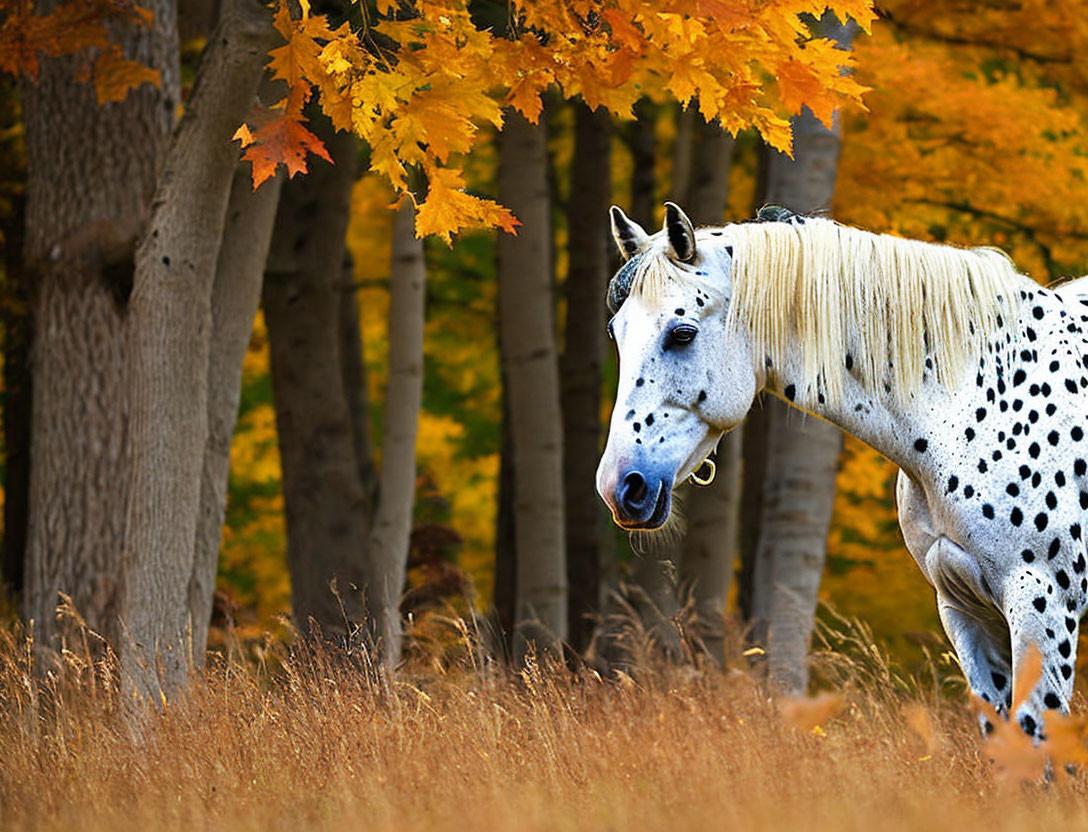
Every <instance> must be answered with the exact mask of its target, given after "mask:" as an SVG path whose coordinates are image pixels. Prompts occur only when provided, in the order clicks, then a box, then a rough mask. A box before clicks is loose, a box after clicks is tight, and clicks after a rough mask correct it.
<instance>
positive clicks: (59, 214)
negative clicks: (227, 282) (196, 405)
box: [23, 0, 180, 647]
mask: <svg viewBox="0 0 1088 832" xmlns="http://www.w3.org/2000/svg"><path fill="white" fill-rule="evenodd" d="M56 5H59V3H56V2H40V3H37V4H36V9H37V10H38V11H39V12H42V13H45V12H48V11H51V10H52V8H53V7H55V6H56ZM145 6H146V7H147V8H148V10H149V11H151V12H152V13H153V15H154V23H153V26H152V28H150V29H145V28H142V27H138V26H124V27H122V26H118V27H117V28H116V29H115V30H114V31H115V34H116V36H117V37H118V40H119V42H120V43H121V44H122V47H123V49H124V52H125V55H126V57H128V58H132V59H135V60H138V61H140V62H141V63H143V64H145V65H146V66H150V67H153V68H155V69H158V70H159V72H160V74H161V86H160V87H159V88H157V89H156V88H154V87H152V86H151V85H149V84H144V85H142V86H141V87H139V88H138V89H136V90H133V91H132V92H131V93H130V94H129V95H128V96H127V97H126V98H125V100H124V101H121V102H117V103H113V104H107V105H106V106H101V107H100V106H99V105H98V102H97V100H96V98H95V93H94V88H93V86H92V85H90V84H83V83H76V82H75V81H74V80H73V77H72V76H73V73H74V72H75V71H76V68H77V64H78V59H75V58H73V59H50V58H42V61H41V74H40V75H39V78H38V81H37V83H31V82H26V83H24V86H23V103H24V117H25V125H26V147H27V205H26V223H27V225H26V227H27V232H26V266H27V270H28V274H29V276H30V284H31V292H32V309H33V318H34V333H35V334H34V344H33V350H32V353H31V372H32V375H33V377H34V379H35V383H34V385H33V394H32V414H33V417H32V422H31V438H30V445H31V472H30V495H29V508H28V530H27V544H26V571H25V581H26V585H25V592H24V596H23V611H24V614H25V616H26V618H28V619H30V620H32V621H34V626H35V630H36V639H37V643H38V644H39V645H42V646H46V647H57V646H59V635H60V632H61V630H60V628H59V625H58V622H57V621H56V618H55V616H54V609H55V608H56V605H57V601H58V596H59V594H60V593H64V594H65V595H67V596H69V597H70V598H71V599H72V600H73V602H74V604H75V606H76V607H77V608H78V609H79V610H80V611H81V613H82V614H83V616H84V617H85V619H86V621H87V622H88V624H89V625H90V626H91V627H92V628H93V629H94V630H96V631H97V632H98V633H100V634H102V635H104V636H105V637H106V638H107V639H108V640H109V641H110V642H111V643H112V644H113V645H114V646H115V647H119V646H120V645H119V640H118V636H119V634H120V625H119V616H120V614H121V604H122V599H123V596H124V594H125V583H126V580H127V578H128V574H127V571H126V561H125V558H124V557H123V556H122V551H123V546H122V538H123V534H124V525H125V516H126V511H127V499H128V493H129V488H128V486H129V472H128V465H127V463H128V452H127V432H128V419H129V410H128V393H127V391H126V387H125V380H124V369H125V363H126V360H127V355H126V347H125V344H126V326H127V322H126V318H125V306H126V304H127V303H128V297H129V292H130V291H131V287H132V280H133V269H134V263H133V258H134V251H135V246H136V239H137V237H138V235H139V234H140V233H141V231H142V230H143V228H144V225H145V223H146V222H147V219H148V213H149V210H150V206H151V198H152V194H153V193H154V191H155V183H156V176H157V173H158V168H159V165H160V163H161V162H162V156H163V154H164V152H165V150H166V147H167V146H168V143H169V140H170V134H171V129H172V127H173V125H174V113H175V110H176V108H177V105H178V102H179V100H180V74H179V68H178V45H177V32H176V28H175V25H174V4H173V3H172V2H168V0H157V1H156V2H149V3H146V4H145Z"/></svg>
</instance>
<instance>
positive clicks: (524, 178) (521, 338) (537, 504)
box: [497, 111, 567, 656]
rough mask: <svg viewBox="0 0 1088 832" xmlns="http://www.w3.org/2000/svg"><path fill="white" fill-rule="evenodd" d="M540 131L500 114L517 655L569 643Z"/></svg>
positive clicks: (502, 318)
mask: <svg viewBox="0 0 1088 832" xmlns="http://www.w3.org/2000/svg"><path fill="white" fill-rule="evenodd" d="M547 170H548V158H547V145H546V130H545V126H544V124H543V122H542V123H541V124H539V125H535V126H534V125H531V124H529V122H528V121H526V120H525V119H524V118H523V117H522V116H521V115H520V114H517V113H515V112H513V111H509V112H508V118H507V121H506V126H505V128H504V129H503V131H502V133H501V134H500V137H499V201H500V202H501V203H502V204H503V205H506V206H507V207H509V208H510V209H511V210H512V211H513V212H514V213H515V215H516V216H517V217H518V218H519V219H520V220H521V222H522V225H521V226H520V227H519V228H518V235H517V236H516V237H515V236H513V235H509V234H503V235H501V236H500V237H499V240H498V246H497V248H498V252H497V253H498V272H499V323H500V333H501V345H502V363H503V378H504V379H505V382H506V384H507V386H508V391H509V396H510V399H509V401H510V430H511V442H512V445H513V460H514V479H515V484H514V489H515V490H514V495H515V505H514V514H515V529H516V530H515V538H516V541H517V610H516V621H517V623H516V627H517V630H516V633H515V650H514V652H515V654H516V655H518V656H521V655H523V654H524V653H525V651H526V650H527V649H528V647H529V645H530V644H535V645H536V646H537V647H538V648H542V649H549V650H555V651H558V649H559V644H560V642H561V641H563V640H564V639H566V636H567V577H566V557H565V545H564V536H565V535H564V519H563V430H562V416H561V413H560V406H559V377H558V363H557V355H556V343H555V314H554V309H555V298H554V294H553V282H552V264H551V260H550V256H549V255H550V251H551V222H550V219H549V211H550V199H549V197H550V194H549V190H548V179H547Z"/></svg>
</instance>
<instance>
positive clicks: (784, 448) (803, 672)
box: [752, 13, 854, 693]
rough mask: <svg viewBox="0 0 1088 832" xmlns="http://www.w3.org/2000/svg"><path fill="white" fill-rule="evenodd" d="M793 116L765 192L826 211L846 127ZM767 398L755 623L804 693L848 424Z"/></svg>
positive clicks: (829, 21)
mask: <svg viewBox="0 0 1088 832" xmlns="http://www.w3.org/2000/svg"><path fill="white" fill-rule="evenodd" d="M819 30H820V33H821V34H822V35H825V36H828V37H832V38H834V39H835V40H836V41H838V43H839V44H840V45H842V46H843V47H845V48H848V47H849V45H850V42H851V40H852V38H853V33H854V25H853V24H852V23H848V24H846V25H842V24H840V23H839V22H838V20H837V19H836V18H835V17H834V16H833V15H832V14H830V13H826V14H825V15H824V17H823V18H822V19H821V21H820V23H819ZM792 122H793V136H794V147H793V150H794V158H793V159H790V158H789V157H788V156H786V155H785V154H781V153H777V154H772V155H771V157H770V158H769V160H768V166H767V191H766V200H767V202H769V203H773V204H777V205H782V206H783V207H786V208H789V209H791V210H793V211H798V212H806V213H811V212H816V211H826V210H827V209H828V208H829V207H830V204H831V196H832V193H833V192H834V188H835V177H836V173H837V166H838V159H839V151H840V146H841V136H840V131H839V129H838V127H837V125H836V129H834V130H828V129H827V128H826V127H824V126H823V125H822V124H820V123H819V122H818V121H817V120H816V118H815V117H814V116H813V115H812V113H811V112H810V111H809V110H807V109H806V110H804V111H803V112H802V113H801V115H799V116H796V117H795V118H794V119H793V120H792ZM767 407H768V411H769V418H770V423H769V427H768V432H767V450H766V454H767V456H766V474H765V477H764V482H763V506H762V511H761V515H760V533H759V546H758V549H757V552H756V572H755V584H754V593H753V599H752V600H753V619H754V630H755V631H756V632H761V631H765V633H766V636H765V639H766V641H765V643H766V650H767V668H768V671H769V674H770V678H771V681H772V682H773V683H774V684H775V685H776V686H777V687H779V688H781V689H782V690H785V691H787V692H790V693H800V692H803V691H804V689H805V687H806V685H807V683H808V665H807V662H806V655H807V652H808V641H809V636H810V635H811V632H812V620H813V615H814V614H815V611H816V600H817V592H818V591H819V586H820V576H821V573H822V571H823V564H824V559H825V558H826V555H827V532H828V528H829V526H830V525H831V510H832V506H833V504H834V497H835V474H836V470H837V463H838V457H839V452H840V451H841V449H842V432H841V431H840V430H839V429H838V428H837V427H835V426H834V425H831V424H828V423H826V422H823V421H820V420H818V419H812V418H804V417H803V416H802V415H801V414H799V413H792V412H790V413H787V411H788V410H789V408H788V407H787V406H786V405H785V404H784V403H782V402H780V401H778V400H777V399H774V400H770V401H768V403H767Z"/></svg>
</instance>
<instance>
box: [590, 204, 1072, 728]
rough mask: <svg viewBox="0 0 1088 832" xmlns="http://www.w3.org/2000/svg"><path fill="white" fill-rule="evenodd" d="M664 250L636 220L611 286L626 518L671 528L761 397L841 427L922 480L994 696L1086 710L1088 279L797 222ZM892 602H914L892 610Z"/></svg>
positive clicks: (971, 645) (947, 573) (921, 492)
mask: <svg viewBox="0 0 1088 832" xmlns="http://www.w3.org/2000/svg"><path fill="white" fill-rule="evenodd" d="M666 209H667V211H666V221H665V227H664V229H663V230H662V231H661V232H658V233H657V234H654V235H653V236H649V235H647V234H646V232H645V231H643V230H642V229H641V228H640V227H639V226H638V225H637V224H635V223H634V222H632V221H631V220H629V219H628V218H627V217H626V216H625V215H624V214H623V212H622V211H621V210H619V209H618V208H613V209H612V227H613V233H614V236H615V238H616V241H617V243H618V245H619V246H620V250H621V252H622V253H623V255H624V256H625V258H626V263H625V264H624V266H623V267H622V268H621V269H620V271H619V272H618V273H617V274H616V276H615V277H614V278H613V280H612V283H611V284H610V286H609V297H608V301H609V307H610V309H611V311H612V312H613V313H614V317H613V318H612V320H611V322H610V323H609V332H610V333H611V335H612V337H613V338H614V339H615V341H616V344H617V346H618V348H619V355H620V378H619V389H618V391H617V396H616V405H615V410H614V411H613V414H612V421H611V426H610V429H609V435H608V444H607V446H606V448H605V451H604V455H603V457H602V458H601V462H600V467H599V469H598V472H597V488H598V491H599V492H600V494H601V496H602V497H603V498H604V500H605V502H607V503H608V505H609V507H610V508H611V510H612V514H613V516H614V518H615V520H616V522H617V523H619V524H620V525H621V526H623V527H625V528H629V529H654V528H658V527H660V526H661V525H662V524H664V523H665V521H666V519H667V518H668V516H669V512H670V507H671V492H672V489H673V487H674V486H675V485H676V484H678V483H680V482H683V481H684V479H685V478H687V477H689V476H690V475H691V474H692V473H693V472H695V471H697V470H698V469H699V468H700V466H701V464H702V462H703V460H704V459H705V458H706V457H707V455H708V454H709V453H710V452H711V450H712V449H713V448H714V446H715V444H716V443H717V441H718V439H719V437H720V436H721V435H722V433H723V432H725V431H728V430H729V429H731V428H732V427H734V426H736V425H737V424H739V423H740V422H741V420H742V419H743V418H744V416H745V414H746V413H747V412H748V409H749V408H750V406H751V405H752V402H753V400H754V398H755V396H756V394H757V393H758V392H760V391H761V390H765V391H767V392H769V393H772V394H774V395H777V396H780V397H781V398H783V399H785V400H786V401H788V402H789V403H791V404H793V405H794V406H796V407H799V408H801V409H803V410H805V411H808V412H810V413H813V414H816V415H817V416H819V417H821V418H823V419H827V420H828V421H830V422H834V423H835V424H837V425H839V426H840V427H841V428H842V429H843V430H846V431H848V432H849V433H852V434H853V435H855V436H857V437H858V438H859V439H861V440H862V441H864V442H866V443H868V444H869V445H871V446H872V447H874V448H876V449H877V450H878V451H880V452H881V453H882V454H884V455H885V456H886V457H888V458H889V459H891V460H892V461H893V462H895V463H896V464H897V465H898V466H899V467H900V469H901V470H900V473H899V480H898V484H897V498H898V506H899V523H900V526H901V528H902V530H903V537H904V539H905V540H906V544H907V548H908V549H909V550H910V553H911V555H913V556H914V559H915V560H916V561H917V563H918V566H919V567H920V568H921V570H922V573H923V574H924V575H925V577H926V579H927V580H929V582H930V583H931V584H932V585H933V586H934V588H935V589H936V591H937V605H938V609H939V612H940V617H941V622H942V623H943V625H944V628H945V631H946V632H947V633H948V637H949V638H950V639H951V641H952V644H953V646H954V648H955V650H956V654H957V655H958V657H959V661H960V665H961V666H962V668H963V672H964V674H965V675H966V677H967V681H968V684H969V685H970V687H971V689H972V691H973V692H974V693H975V694H977V695H978V696H980V697H981V698H982V699H984V700H985V701H987V702H990V703H992V704H993V705H994V706H995V707H996V708H997V709H998V710H999V711H1006V710H1007V709H1008V708H1009V707H1010V698H1011V689H1012V684H1011V681H1012V677H1013V676H1014V675H1015V674H1016V673H1017V672H1018V669H1019V666H1020V663H1021V661H1022V660H1023V657H1024V655H1025V652H1026V651H1027V650H1028V648H1029V646H1030V645H1032V644H1034V645H1037V646H1038V648H1039V650H1040V651H1041V653H1042V657H1043V676H1042V679H1041V680H1040V682H1039V683H1038V685H1037V686H1036V689H1035V691H1034V692H1033V694H1032V695H1031V697H1030V698H1029V700H1028V701H1027V702H1026V703H1025V704H1024V705H1022V706H1021V707H1020V708H1019V710H1018V711H1017V713H1016V715H1015V716H1016V718H1017V719H1018V720H1019V723H1020V725H1021V726H1022V727H1023V729H1024V730H1025V731H1026V732H1027V733H1029V734H1031V735H1033V736H1035V737H1041V736H1042V732H1043V712H1044V711H1045V709H1048V708H1051V709H1058V710H1061V711H1063V712H1066V711H1067V710H1068V705H1069V698H1070V696H1071V694H1072V689H1073V666H1074V661H1075V651H1076V644H1077V627H1078V622H1079V620H1080V617H1081V613H1082V612H1083V611H1084V608H1085V603H1086V594H1088V579H1086V577H1088V576H1086V574H1085V566H1086V563H1085V541H1084V535H1083V533H1082V524H1084V523H1085V522H1086V519H1085V515H1086V512H1088V465H1086V462H1085V460H1086V459H1088V440H1086V439H1085V429H1086V427H1088V424H1086V423H1088V394H1086V388H1088V369H1086V368H1088V341H1086V338H1085V333H1084V329H1085V324H1086V323H1088V281H1086V280H1078V281H1074V282H1070V283H1066V284H1065V285H1063V286H1061V287H1060V288H1057V289H1043V288H1040V287H1039V286H1038V285H1037V284H1036V283H1034V282H1032V281H1031V280H1030V279H1028V278H1026V277H1024V276H1023V275H1021V274H1019V273H1018V272H1017V270H1016V268H1015V267H1014V266H1013V264H1012V262H1011V261H1010V260H1009V259H1008V258H1007V257H1006V256H1005V255H1004V254H1002V253H1001V252H999V251H997V250H994V249H971V250H965V249H960V248H955V247H952V246H943V245H934V244H930V243H922V242H917V241H912V240H903V239H899V238H895V237H890V236H883V235H876V234H871V233H869V232H866V231H862V230H859V229H856V228H850V227H846V226H842V225H839V224H837V223H834V222H832V221H830V220H826V219H818V218H805V217H798V216H795V215H792V214H789V213H788V212H785V211H782V210H781V209H778V210H777V211H776V212H771V213H770V214H769V215H768V214H766V213H765V212H761V215H762V216H764V217H769V218H770V219H772V221H767V222H752V223H743V224H739V225H727V226H725V227H722V228H700V229H694V228H693V227H692V225H691V222H690V221H689V220H688V218H687V217H686V216H685V215H684V213H683V212H682V211H681V210H680V209H679V208H678V207H677V206H675V205H673V204H671V203H669V204H667V205H666ZM889 603H895V599H894V598H889Z"/></svg>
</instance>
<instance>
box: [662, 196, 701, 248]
mask: <svg viewBox="0 0 1088 832" xmlns="http://www.w3.org/2000/svg"><path fill="white" fill-rule="evenodd" d="M665 233H666V234H667V235H668V237H669V245H670V246H672V251H673V254H674V255H675V256H676V259H677V260H679V261H680V262H681V263H690V262H691V261H692V260H694V259H695V228H694V227H693V226H692V224H691V220H689V219H688V215H687V214H685V213H684V212H683V211H681V210H680V206H679V205H677V204H676V203H675V202H666V203H665Z"/></svg>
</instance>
